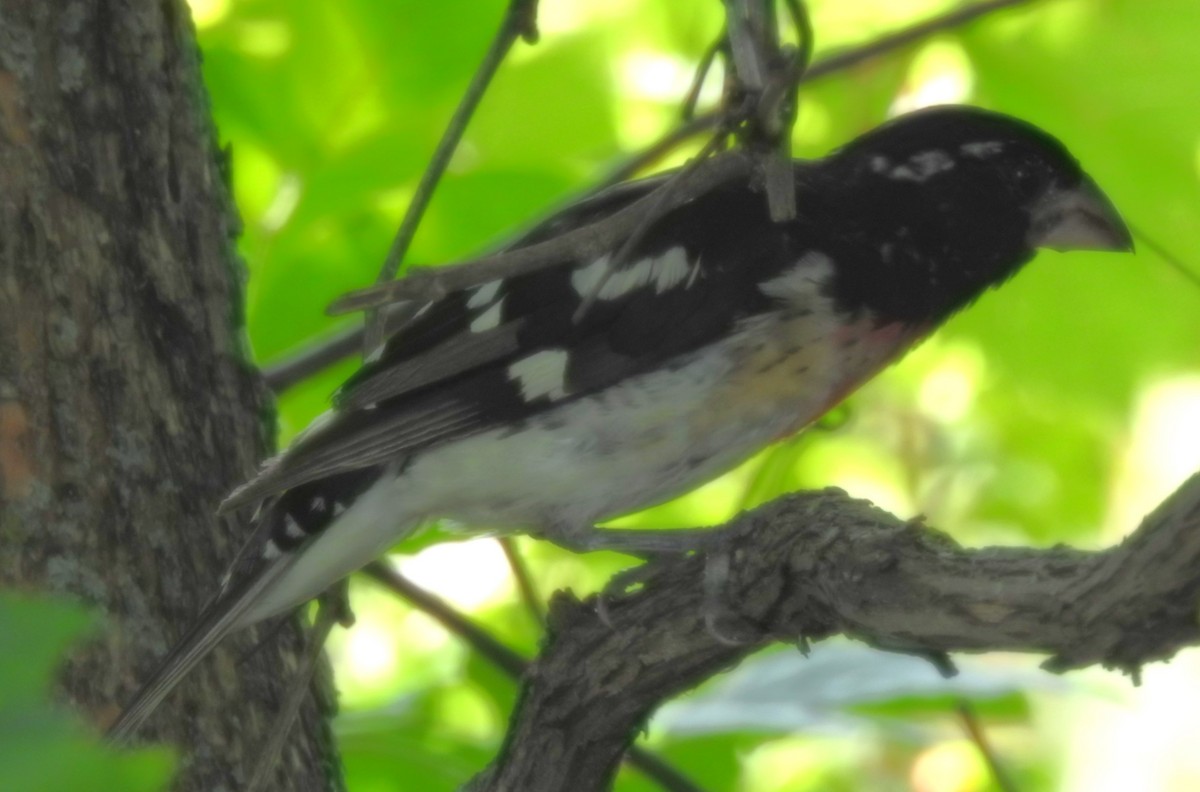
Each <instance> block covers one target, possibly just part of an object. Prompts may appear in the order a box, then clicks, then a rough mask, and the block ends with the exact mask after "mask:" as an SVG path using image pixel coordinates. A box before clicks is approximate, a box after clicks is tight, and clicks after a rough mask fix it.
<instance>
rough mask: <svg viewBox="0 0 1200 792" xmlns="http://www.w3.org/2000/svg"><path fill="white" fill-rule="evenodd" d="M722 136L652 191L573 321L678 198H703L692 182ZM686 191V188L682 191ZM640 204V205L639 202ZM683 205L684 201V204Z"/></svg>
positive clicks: (590, 306) (721, 140)
mask: <svg viewBox="0 0 1200 792" xmlns="http://www.w3.org/2000/svg"><path fill="white" fill-rule="evenodd" d="M724 139H725V135H724V134H723V133H722V132H718V133H717V134H715V135H713V136H712V139H711V140H709V141H708V143H706V144H705V145H704V148H702V149H700V153H699V154H697V155H696V156H695V157H693V158H692V159H691V160H690V161H689V162H688V164H687V165H685V166H683V167H682V168H680V169H679V170H678V171H676V172H675V174H674V175H673V176H671V178H670V179H669V180H668V181H667V182H666V183H665V184H663V185H662V186H661V187H659V188H658V189H656V190H655V191H654V192H652V193H651V194H650V195H649V196H648V197H647V199H646V207H645V210H644V211H643V212H642V215H641V217H639V218H638V221H637V224H636V225H633V226H632V227H631V228H630V230H629V234H628V235H627V236H625V238H624V239H623V240H622V242H621V246H620V247H619V248H617V252H616V253H614V254H613V256H612V258H610V259H608V261H607V263H606V264H605V267H604V271H603V272H602V273H601V275H600V277H599V278H598V279H597V280H596V285H595V286H593V287H592V290H591V292H590V293H589V294H588V295H587V296H586V297H585V298H584V300H583V302H581V303H580V304H579V308H578V309H576V311H575V316H574V317H573V319H574V321H575V322H579V321H580V320H581V319H582V318H583V316H584V315H585V314H586V313H587V312H588V311H590V310H591V308H592V305H593V304H594V303H595V302H596V300H597V299H599V297H600V294H601V293H602V292H603V291H604V287H605V286H606V285H607V284H608V281H609V279H610V278H612V276H613V273H615V272H616V271H617V270H619V269H620V268H621V267H623V266H625V263H626V262H627V261H628V260H629V256H630V254H631V253H632V252H633V249H634V248H635V247H637V246H638V244H639V243H640V242H641V241H642V240H643V239H644V238H645V237H646V232H647V231H649V230H650V227H651V226H653V225H654V223H655V222H656V221H658V219H659V218H661V217H662V216H663V215H664V214H666V213H667V212H668V211H669V210H670V209H671V208H672V207H673V206H675V205H678V204H679V203H680V201H678V197H679V196H684V195H686V196H688V199H687V200H688V201H690V200H691V199H692V198H694V197H696V196H697V195H703V194H704V193H705V192H707V190H697V189H695V187H694V185H693V184H692V183H691V182H692V179H693V178H694V176H695V174H696V172H697V171H699V170H700V168H701V167H703V166H704V163H705V161H706V160H707V159H708V158H709V157H710V156H712V155H713V154H715V153H716V151H717V149H718V148H719V147H720V146H721V145H722V143H723V142H724ZM685 188H688V189H686V190H685ZM639 203H640V202H639ZM684 203H686V201H685V202H684Z"/></svg>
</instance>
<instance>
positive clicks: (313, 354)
mask: <svg viewBox="0 0 1200 792" xmlns="http://www.w3.org/2000/svg"><path fill="white" fill-rule="evenodd" d="M1032 2H1034V0H988V2H982V3H977V4H974V5H970V6H965V7H963V8H959V9H956V10H954V11H950V12H948V13H945V14H941V15H939V16H935V17H932V18H931V19H927V20H925V21H923V22H918V23H916V24H915V25H912V26H910V27H906V28H903V29H901V30H898V31H896V32H895V33H890V34H888V35H885V36H882V37H880V38H878V39H876V40H874V41H872V42H870V43H868V44H865V45H862V46H859V47H853V48H850V49H847V50H844V51H842V52H840V53H834V54H832V55H829V56H826V57H824V58H822V59H820V60H818V61H816V62H814V63H813V64H812V65H811V66H810V67H809V68H808V70H807V71H805V73H804V75H803V76H802V77H801V80H800V82H801V84H808V83H811V82H813V81H814V80H818V79H821V78H824V77H829V76H830V75H833V74H837V73H839V72H842V71H845V70H847V69H850V68H852V67H854V66H857V65H859V64H861V63H864V62H867V61H870V60H873V59H875V58H879V57H882V56H884V55H888V54H890V53H892V52H894V51H895V50H898V49H901V48H903V47H906V46H909V45H911V44H914V43H916V42H919V41H922V40H924V39H927V38H929V37H930V36H934V35H937V34H938V33H942V32H945V31H947V30H952V29H954V28H958V27H961V26H963V25H966V24H968V23H970V22H973V21H975V20H977V19H979V18H980V17H983V16H987V15H989V14H992V13H994V12H996V11H1001V10H1003V9H1006V8H1013V7H1017V6H1021V5H1028V4H1030V3H1032ZM721 118H722V116H721V113H719V112H707V113H702V114H701V115H698V116H696V117H695V118H693V119H691V120H690V121H687V122H686V123H684V124H681V125H679V126H678V127H675V128H674V129H672V130H670V131H669V132H667V133H666V134H664V135H663V136H662V137H661V138H660V139H659V140H657V141H655V142H654V143H652V144H650V145H649V146H647V147H646V148H645V149H644V150H642V151H641V152H639V153H637V154H635V155H633V156H632V157H630V158H629V159H628V160H626V161H624V162H623V163H622V164H620V165H619V166H617V167H616V168H614V169H613V170H612V171H610V172H609V173H608V174H607V175H606V176H605V177H604V178H603V179H602V180H601V183H600V188H599V189H603V188H605V187H609V186H612V185H613V184H617V183H619V182H622V181H625V180H627V179H629V178H632V177H633V176H635V175H636V174H638V173H640V172H642V171H644V170H646V169H647V168H649V167H652V166H653V165H654V164H655V163H657V162H659V161H660V160H662V158H663V157H665V156H666V155H668V154H669V153H671V152H672V151H674V150H675V149H676V148H678V147H679V146H680V145H681V144H683V143H685V142H686V141H688V140H690V139H691V138H693V137H695V136H696V135H700V134H702V133H704V132H707V131H708V130H710V129H712V128H713V127H715V126H716V125H717V124H718V123H720V121H721ZM1139 237H1142V238H1144V235H1141V234H1139ZM1151 247H1153V245H1152V244H1151ZM1182 271H1183V272H1185V273H1186V272H1187V271H1186V270H1182ZM1188 277H1189V278H1192V276H1191V275H1190V274H1188ZM361 338H362V331H361V330H359V331H355V332H353V333H349V332H348V333H347V334H346V337H345V338H343V337H342V336H340V335H339V336H335V337H334V338H331V339H329V340H327V341H322V342H320V343H318V344H314V345H313V346H312V348H311V349H308V350H306V351H304V352H301V353H298V354H296V355H294V356H292V357H289V358H288V359H287V360H286V361H284V362H283V363H280V364H272V365H270V366H267V367H266V368H265V370H264V374H265V377H266V380H267V382H268V383H269V384H270V385H271V387H272V389H273V390H274V391H275V392H276V393H281V392H282V391H284V390H286V389H287V388H289V387H291V386H292V385H294V384H295V383H297V382H300V381H302V380H304V379H306V378H307V377H309V376H312V375H313V374H315V373H317V372H318V371H321V370H323V369H324V368H326V367H327V366H329V365H331V364H332V363H335V362H337V361H338V360H341V359H342V358H343V357H346V356H348V355H349V354H351V352H352V351H353V349H355V348H357V347H358V344H359V342H360V340H361ZM345 344H351V346H348V347H347V346H344V345H345ZM326 347H333V349H331V350H328V351H327V350H326ZM281 367H285V368H282V370H278V371H277V369H281Z"/></svg>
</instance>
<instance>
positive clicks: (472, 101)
mask: <svg viewBox="0 0 1200 792" xmlns="http://www.w3.org/2000/svg"><path fill="white" fill-rule="evenodd" d="M518 38H523V39H524V40H525V41H527V42H529V43H533V42H535V41H537V0H509V4H508V9H507V11H505V13H504V19H503V21H501V23H500V29H499V30H498V31H496V36H495V37H494V38H493V39H492V43H491V46H490V47H489V48H488V51H487V54H485V55H484V58H483V62H482V63H480V64H479V68H478V69H476V70H475V75H474V76H473V77H472V78H471V83H470V85H468V86H467V90H466V92H465V93H464V94H463V96H462V99H461V100H460V101H459V103H458V107H457V108H456V109H455V110H454V115H453V116H452V117H451V118H450V123H449V124H447V125H446V131H445V132H443V133H442V139H441V140H439V141H438V145H437V148H436V149H435V150H434V152H433V156H432V157H430V158H429V164H428V165H426V166H425V172H424V173H423V174H421V181H420V183H418V184H417V190H416V193H415V194H414V195H413V199H412V201H410V202H409V204H408V209H407V210H406V211H405V213H404V220H403V221H402V222H401V223H400V228H399V230H397V231H396V236H395V238H394V239H393V240H392V245H391V248H390V249H389V250H388V254H387V258H386V259H384V262H383V267H382V268H381V269H380V271H379V277H378V278H377V282H379V283H383V282H386V281H390V280H392V279H393V278H395V277H396V273H397V272H398V271H399V270H400V263H401V262H402V261H403V260H404V256H405V254H406V253H407V252H408V246H409V245H410V244H411V243H412V240H413V236H415V235H416V233H417V226H418V225H420V223H421V218H422V217H424V215H425V209H426V208H427V207H428V206H429V201H430V199H432V198H433V191H434V190H435V189H436V188H437V184H438V181H439V180H440V179H441V178H442V174H443V173H445V171H446V166H447V165H449V164H450V158H451V157H452V156H453V155H454V150H455V149H456V148H458V143H459V141H460V140H462V136H463V133H464V132H465V131H466V128H467V124H468V122H470V120H471V116H472V114H474V112H475V108H476V107H478V106H479V102H480V100H481V99H483V95H484V93H485V92H486V91H487V88H488V85H489V84H490V83H491V81H492V77H494V76H495V74H496V71H497V70H498V69H499V68H500V64H501V62H503V60H504V58H505V56H506V55H508V51H509V50H510V49H511V48H512V45H513V44H515V43H516V41H517V39H518ZM365 328H366V329H365V335H364V339H363V354H364V355H365V356H370V354H371V352H372V351H374V349H375V348H376V347H377V346H379V344H380V342H381V341H382V340H383V335H384V328H383V320H382V318H381V317H380V316H379V311H378V309H374V310H372V311H370V312H368V314H367V317H366V320H365Z"/></svg>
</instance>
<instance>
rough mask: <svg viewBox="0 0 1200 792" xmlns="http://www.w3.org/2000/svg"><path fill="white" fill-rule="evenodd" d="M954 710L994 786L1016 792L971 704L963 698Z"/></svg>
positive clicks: (1005, 790) (1015, 787) (1014, 784)
mask: <svg viewBox="0 0 1200 792" xmlns="http://www.w3.org/2000/svg"><path fill="white" fill-rule="evenodd" d="M955 710H957V712H958V718H959V720H960V721H961V722H962V726H963V729H964V730H965V731H966V732H967V736H968V737H970V738H971V742H973V743H975V747H976V748H978V749H979V753H980V755H981V756H983V761H984V762H985V763H986V764H987V766H988V770H990V771H991V773H992V779H993V780H994V781H995V782H996V786H997V787H998V788H999V789H1000V791H1001V792H1018V790H1017V785H1016V783H1014V782H1013V780H1012V776H1010V775H1009V774H1008V770H1006V769H1005V767H1004V763H1003V762H1001V761H1000V756H999V754H997V753H996V751H995V749H994V748H992V744H991V742H989V741H988V737H987V732H986V731H984V728H983V724H982V723H980V721H979V715H978V714H977V713H976V712H975V708H974V707H973V706H971V702H969V701H967V700H966V699H965V698H960V699H959V700H958V702H957V704H956V705H955Z"/></svg>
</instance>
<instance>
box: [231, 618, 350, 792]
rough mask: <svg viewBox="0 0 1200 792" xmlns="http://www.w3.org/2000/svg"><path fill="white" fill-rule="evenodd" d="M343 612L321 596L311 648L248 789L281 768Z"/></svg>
mask: <svg viewBox="0 0 1200 792" xmlns="http://www.w3.org/2000/svg"><path fill="white" fill-rule="evenodd" d="M342 613H343V610H342V609H341V608H340V607H338V606H336V605H331V604H330V602H329V601H328V600H325V599H322V600H321V605H320V608H319V609H318V610H317V619H316V623H315V624H313V628H312V629H311V630H310V631H309V633H308V648H307V650H306V651H305V652H304V657H303V658H301V661H300V667H299V668H297V669H296V676H295V678H294V679H293V680H292V683H291V688H290V689H289V690H288V694H287V698H286V699H285V700H284V702H283V706H282V707H281V708H280V710H279V713H278V714H277V715H276V716H275V721H274V723H273V724H272V729H271V736H270V737H269V738H268V739H267V744H266V745H264V746H263V747H262V750H261V751H260V752H259V757H258V761H257V763H256V764H255V766H254V775H253V776H251V778H250V782H249V783H248V784H247V785H246V790H245V792H258V790H260V789H262V788H263V787H264V786H265V785H266V783H267V781H268V780H269V779H270V778H271V775H272V773H274V772H275V770H276V769H277V764H278V761H279V756H280V753H281V752H282V750H283V743H284V740H286V739H287V736H288V734H289V733H290V732H291V730H292V724H293V723H295V721H296V716H297V714H299V712H300V706H301V704H303V703H304V701H305V699H306V698H307V697H308V693H309V683H310V682H311V681H312V677H313V671H315V670H316V667H317V661H318V660H319V659H320V657H321V651H322V650H323V649H324V648H325V641H326V640H328V639H329V633H330V632H331V631H332V630H333V626H334V625H335V624H337V623H338V621H339V620H341V618H342Z"/></svg>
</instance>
